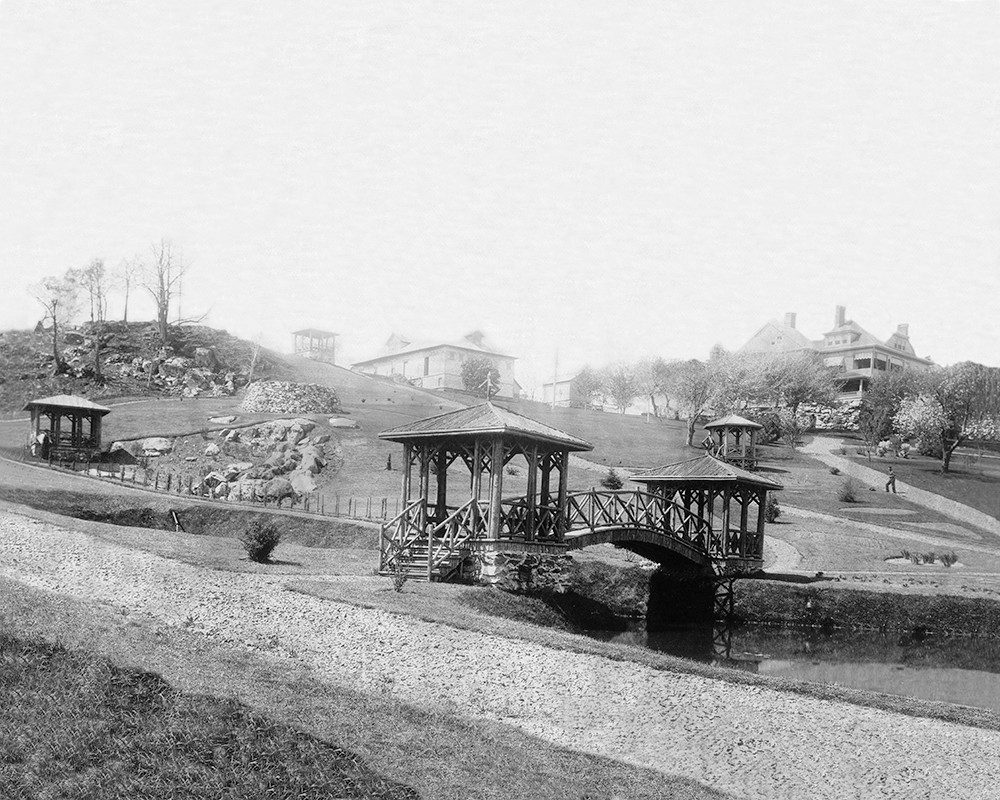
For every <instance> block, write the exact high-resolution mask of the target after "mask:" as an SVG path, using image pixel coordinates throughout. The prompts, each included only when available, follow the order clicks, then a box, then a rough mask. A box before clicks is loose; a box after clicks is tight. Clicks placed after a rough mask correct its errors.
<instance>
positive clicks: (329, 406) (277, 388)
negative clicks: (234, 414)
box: [240, 381, 340, 414]
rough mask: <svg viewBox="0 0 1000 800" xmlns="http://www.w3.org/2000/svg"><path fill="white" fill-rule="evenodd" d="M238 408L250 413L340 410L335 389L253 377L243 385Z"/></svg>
mask: <svg viewBox="0 0 1000 800" xmlns="http://www.w3.org/2000/svg"><path fill="white" fill-rule="evenodd" d="M240 410H241V411H246V412H250V413H254V414H260V413H271V414H289V413H291V414H329V413H335V412H337V411H339V410H340V400H339V398H338V397H337V393H336V392H335V391H334V390H333V389H330V388H328V387H326V386H320V385H318V384H315V383H291V382H289V381H255V382H254V383H252V384H250V386H249V387H248V388H247V393H246V397H244V398H243V403H242V405H241V406H240Z"/></svg>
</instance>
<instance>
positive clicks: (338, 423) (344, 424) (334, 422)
mask: <svg viewBox="0 0 1000 800" xmlns="http://www.w3.org/2000/svg"><path fill="white" fill-rule="evenodd" d="M327 424H328V425H329V426H330V427H331V428H360V427H361V426H360V425H359V424H358V423H357V422H355V421H354V420H353V419H348V418H347V417H330V419H329V421H328V423H327Z"/></svg>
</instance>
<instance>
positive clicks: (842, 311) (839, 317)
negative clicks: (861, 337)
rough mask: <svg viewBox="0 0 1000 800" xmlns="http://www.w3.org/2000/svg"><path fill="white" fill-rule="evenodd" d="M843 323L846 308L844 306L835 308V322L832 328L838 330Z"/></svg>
mask: <svg viewBox="0 0 1000 800" xmlns="http://www.w3.org/2000/svg"><path fill="white" fill-rule="evenodd" d="M845 322H847V308H846V307H845V306H837V321H836V322H835V323H834V325H833V327H835V328H839V327H840V326H841V325H843V324H844V323H845Z"/></svg>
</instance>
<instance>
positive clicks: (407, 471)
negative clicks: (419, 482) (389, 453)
mask: <svg viewBox="0 0 1000 800" xmlns="http://www.w3.org/2000/svg"><path fill="white" fill-rule="evenodd" d="M412 481H413V445H411V444H404V445H403V507H404V508H405V507H406V506H408V505H409V504H410V484H411V483H412Z"/></svg>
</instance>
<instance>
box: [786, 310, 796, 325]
mask: <svg viewBox="0 0 1000 800" xmlns="http://www.w3.org/2000/svg"><path fill="white" fill-rule="evenodd" d="M785 327H786V328H794V327H795V313H794V312H792V311H789V312H788V313H786V314H785Z"/></svg>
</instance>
